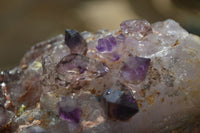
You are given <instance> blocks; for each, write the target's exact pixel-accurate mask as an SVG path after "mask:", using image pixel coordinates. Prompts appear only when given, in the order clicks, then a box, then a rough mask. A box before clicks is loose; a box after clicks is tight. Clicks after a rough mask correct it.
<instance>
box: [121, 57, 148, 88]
mask: <svg viewBox="0 0 200 133" xmlns="http://www.w3.org/2000/svg"><path fill="white" fill-rule="evenodd" d="M150 61H151V60H150V59H149V58H142V57H137V56H136V57H134V56H131V57H130V58H129V60H128V62H126V63H124V65H123V67H122V68H121V74H122V77H123V78H124V79H125V80H126V81H128V82H130V83H134V84H138V83H140V82H142V81H143V80H144V79H145V77H146V74H147V71H148V68H149V66H150Z"/></svg>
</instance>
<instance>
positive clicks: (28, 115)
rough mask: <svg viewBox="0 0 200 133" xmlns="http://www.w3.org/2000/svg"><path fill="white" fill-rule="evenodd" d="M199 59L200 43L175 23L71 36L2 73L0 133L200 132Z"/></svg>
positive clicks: (135, 24) (40, 47)
mask: <svg viewBox="0 0 200 133" xmlns="http://www.w3.org/2000/svg"><path fill="white" fill-rule="evenodd" d="M199 59H200V39H199V37H197V36H195V35H192V34H189V33H188V32H187V31H185V30H184V29H183V28H182V27H181V26H180V25H179V24H178V23H177V22H175V21H173V20H171V19H168V20H166V21H163V22H156V23H153V24H150V23H149V22H147V21H146V20H125V21H123V22H122V23H121V24H120V29H119V30H116V31H108V30H100V31H98V32H96V33H91V32H87V31H84V32H82V33H79V32H78V31H76V30H71V29H67V30H66V31H65V35H58V36H56V37H54V38H52V39H49V40H47V41H44V42H41V43H38V44H36V45H35V46H33V47H32V48H31V49H30V50H29V51H28V52H27V53H26V54H25V56H24V57H23V59H22V60H21V62H20V65H19V66H17V67H15V68H13V69H11V70H7V71H0V105H1V106H0V132H1V133H32V132H34V133H46V132H47V133H66V132H67V133H133V132H134V133H140V132H144V133H146V132H150V133H151V132H152V133H154V132H162V133H168V132H184V133H191V132H196V131H197V132H199V131H200V126H199V116H200V113H199V110H200V106H199V105H200V89H199V88H200V69H199V68H200V60H199Z"/></svg>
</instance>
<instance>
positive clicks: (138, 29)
mask: <svg viewBox="0 0 200 133" xmlns="http://www.w3.org/2000/svg"><path fill="white" fill-rule="evenodd" d="M120 27H121V30H122V32H123V33H124V34H130V35H132V36H133V37H135V38H136V39H138V40H140V39H142V38H143V37H144V36H146V35H147V34H149V33H151V32H152V29H151V24H150V23H149V22H148V21H146V20H126V21H123V22H122V23H121V24H120Z"/></svg>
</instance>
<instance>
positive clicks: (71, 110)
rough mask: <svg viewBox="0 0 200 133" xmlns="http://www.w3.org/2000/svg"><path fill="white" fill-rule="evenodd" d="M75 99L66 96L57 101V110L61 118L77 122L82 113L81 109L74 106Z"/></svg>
mask: <svg viewBox="0 0 200 133" xmlns="http://www.w3.org/2000/svg"><path fill="white" fill-rule="evenodd" d="M76 106H77V104H76V101H75V100H73V99H71V98H69V97H67V98H64V99H62V101H60V102H59V103H58V112H59V115H60V117H61V118H63V119H64V120H67V121H69V122H74V123H79V122H80V119H81V115H82V111H81V109H79V108H78V107H76Z"/></svg>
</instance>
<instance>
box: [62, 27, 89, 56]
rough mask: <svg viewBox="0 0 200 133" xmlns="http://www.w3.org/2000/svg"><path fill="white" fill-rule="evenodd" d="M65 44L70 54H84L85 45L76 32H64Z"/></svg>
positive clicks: (68, 30) (67, 30)
mask: <svg viewBox="0 0 200 133" xmlns="http://www.w3.org/2000/svg"><path fill="white" fill-rule="evenodd" d="M65 44H67V46H68V47H69V48H70V50H71V53H78V54H86V52H87V43H86V42H85V40H84V39H83V37H82V36H81V35H80V34H79V32H78V31H76V30H71V29H66V30H65Z"/></svg>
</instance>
